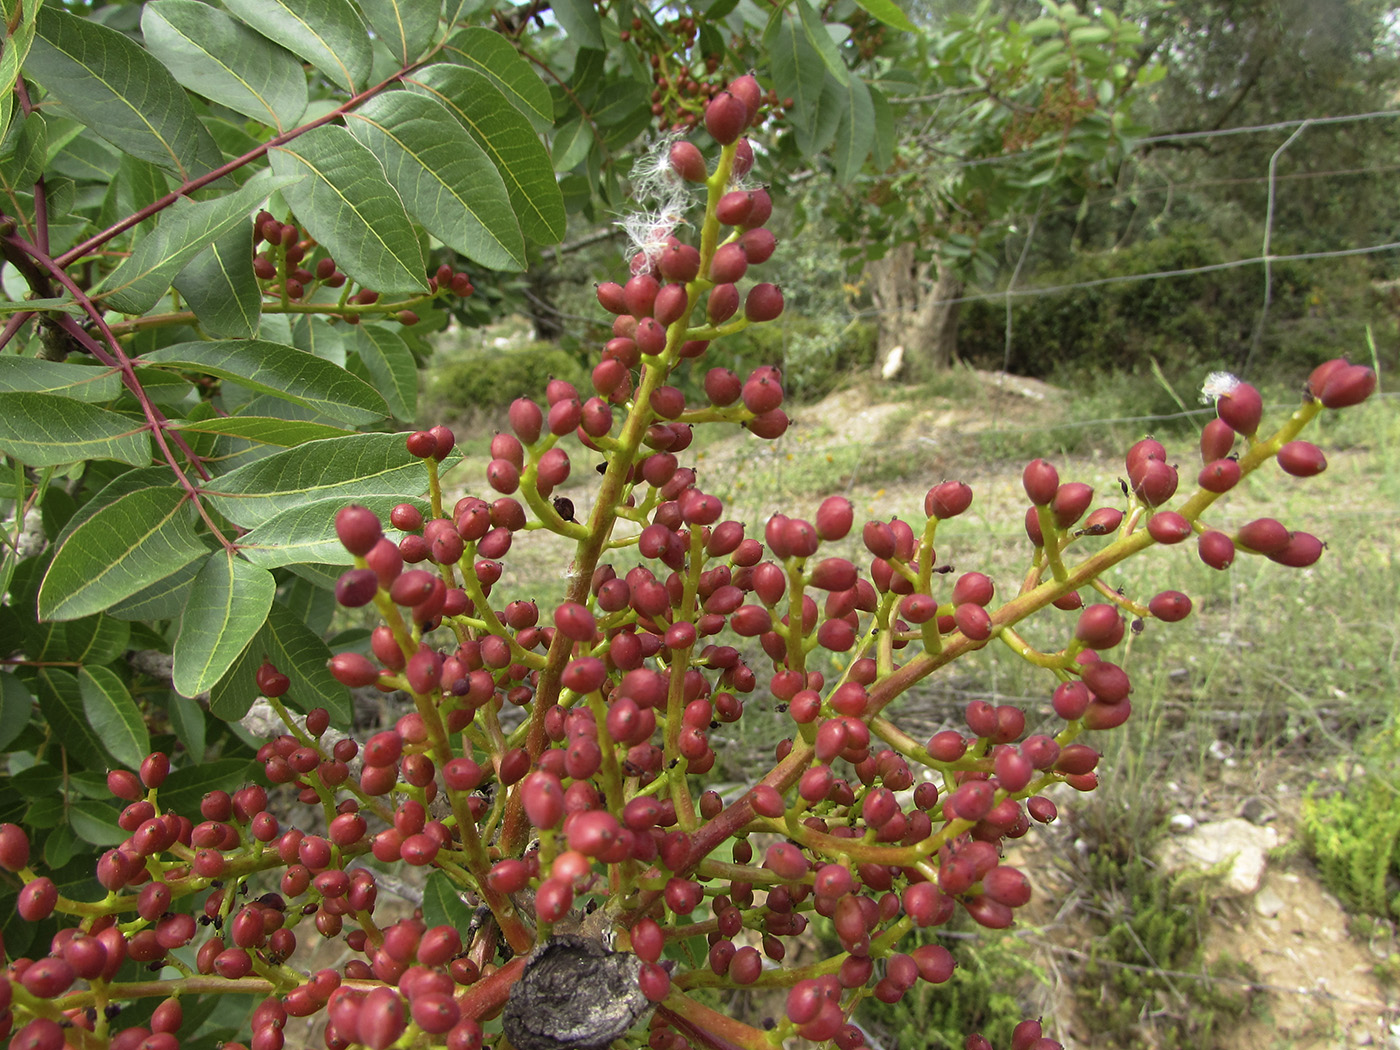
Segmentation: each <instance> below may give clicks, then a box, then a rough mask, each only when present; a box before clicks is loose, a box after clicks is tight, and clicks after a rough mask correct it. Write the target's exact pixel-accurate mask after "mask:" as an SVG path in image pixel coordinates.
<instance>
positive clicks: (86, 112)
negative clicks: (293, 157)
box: [25, 4, 223, 182]
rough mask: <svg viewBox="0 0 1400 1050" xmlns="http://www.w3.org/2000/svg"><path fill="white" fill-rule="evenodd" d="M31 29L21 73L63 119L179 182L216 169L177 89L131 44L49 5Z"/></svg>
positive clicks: (208, 143)
mask: <svg viewBox="0 0 1400 1050" xmlns="http://www.w3.org/2000/svg"><path fill="white" fill-rule="evenodd" d="M38 25H39V35H38V36H37V37H35V39H34V44H33V46H32V47H31V48H30V50H29V60H28V61H27V62H26V63H25V73H26V75H28V76H31V77H33V78H34V79H36V80H38V81H39V82H40V83H41V84H43V85H44V88H45V89H46V90H47V91H48V92H49V95H50V96H51V97H52V98H53V99H54V100H57V101H58V102H61V103H62V104H63V105H62V112H63V114H64V115H66V116H70V117H72V118H73V119H75V120H77V121H79V122H81V123H83V124H86V125H87V126H88V128H90V129H91V130H92V131H93V132H94V133H96V134H97V135H100V136H101V137H102V138H104V139H106V140H107V141H108V142H110V143H111V144H112V145H114V146H116V147H117V148H118V149H119V150H121V151H122V152H124V153H129V154H131V155H132V156H133V157H136V158H138V159H139V160H148V161H150V162H151V163H152V164H154V165H156V166H157V167H159V168H162V169H164V170H166V171H169V172H171V173H172V174H174V175H175V176H176V177H178V178H179V179H180V180H181V181H184V182H188V181H189V180H190V179H192V178H195V177H197V176H199V175H203V174H205V173H207V172H209V171H212V170H213V169H214V168H216V167H218V166H219V165H220V164H222V163H223V155H222V154H221V153H220V152H219V148H218V146H216V145H215V144H214V140H213V139H212V138H210V137H209V133H208V132H207V131H205V130H204V126H203V125H202V124H200V122H199V118H198V117H196V116H195V112H194V106H193V105H191V103H190V100H189V97H188V96H187V95H186V94H185V92H184V89H183V88H181V87H180V85H179V84H177V83H176V82H175V78H174V77H173V76H171V75H170V72H169V70H167V69H166V68H165V67H164V66H162V65H161V64H160V63H159V62H157V61H156V60H155V59H154V58H153V57H152V56H151V55H150V54H148V53H147V52H146V51H144V50H143V49H142V48H141V47H140V45H138V44H137V43H136V42H135V41H134V40H132V39H130V38H129V37H127V36H126V35H125V34H123V33H119V32H118V31H117V30H115V29H109V28H108V27H107V26H104V25H101V24H99V23H97V22H94V21H92V20H91V19H88V18H79V17H78V16H77V15H71V14H68V13H67V12H65V11H63V10H61V9H59V8H58V7H57V6H56V5H54V4H48V5H46V6H45V7H44V8H43V9H42V10H41V11H40V12H39V20H38Z"/></svg>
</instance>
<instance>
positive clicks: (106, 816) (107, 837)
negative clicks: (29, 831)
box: [68, 756, 144, 846]
mask: <svg viewBox="0 0 1400 1050" xmlns="http://www.w3.org/2000/svg"><path fill="white" fill-rule="evenodd" d="M143 757H144V756H143ZM138 764H139V763H138ZM119 815H120V811H119V810H118V809H117V807H116V806H113V805H109V804H108V803H106V802H98V801H96V800H94V799H82V800H80V801H78V802H74V803H71V804H70V805H69V807H68V824H69V826H70V827H71V828H72V829H73V833H74V834H75V835H77V836H78V838H80V839H82V840H83V841H84V842H86V843H88V844H90V845H93V846H116V845H120V844H121V843H123V842H125V841H126V839H127V837H128V836H129V835H130V832H127V831H123V830H122V828H121V826H120V825H119V824H118V823H117V817H118V816H119Z"/></svg>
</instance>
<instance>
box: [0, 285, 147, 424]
mask: <svg viewBox="0 0 1400 1050" xmlns="http://www.w3.org/2000/svg"><path fill="white" fill-rule="evenodd" d="M15 305H16V306H19V307H25V306H33V305H34V304H33V303H32V302H26V303H17V304H15ZM121 387H122V380H121V375H120V374H119V373H118V372H117V370H116V369H115V368H107V367H106V366H103V365H80V364H62V363H60V362H58V361H43V360H40V359H39V358H37V357H14V356H12V355H10V354H6V355H4V356H0V392H4V393H13V392H15V391H18V390H29V391H33V392H35V393H40V394H63V395H64V396H65V397H71V398H73V399H74V400H76V401H111V400H112V399H113V398H114V397H116V396H117V395H118V394H119V393H120V392H121Z"/></svg>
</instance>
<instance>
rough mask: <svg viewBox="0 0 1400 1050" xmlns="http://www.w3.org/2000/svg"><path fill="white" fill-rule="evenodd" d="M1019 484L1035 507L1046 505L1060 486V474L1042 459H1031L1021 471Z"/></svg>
mask: <svg viewBox="0 0 1400 1050" xmlns="http://www.w3.org/2000/svg"><path fill="white" fill-rule="evenodd" d="M1021 484H1022V486H1023V487H1024V488H1025V490H1026V495H1027V496H1029V497H1030V501H1031V502H1032V503H1034V504H1035V505H1036V506H1037V507H1044V506H1047V505H1048V504H1049V503H1050V501H1051V500H1053V499H1054V498H1055V493H1056V491H1058V489H1059V487H1060V475H1059V472H1058V471H1057V470H1056V469H1055V468H1054V466H1053V465H1051V464H1050V463H1048V462H1046V461H1045V460H1043V459H1033V460H1031V461H1030V462H1029V463H1027V464H1026V469H1025V470H1023V471H1022V472H1021Z"/></svg>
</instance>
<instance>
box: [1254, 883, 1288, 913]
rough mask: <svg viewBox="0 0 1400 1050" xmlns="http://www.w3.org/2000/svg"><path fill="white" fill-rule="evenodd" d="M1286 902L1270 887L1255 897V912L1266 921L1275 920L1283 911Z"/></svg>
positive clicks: (1266, 887)
mask: <svg viewBox="0 0 1400 1050" xmlns="http://www.w3.org/2000/svg"><path fill="white" fill-rule="evenodd" d="M1283 907H1284V901H1283V898H1282V897H1280V896H1279V895H1278V894H1277V893H1275V892H1274V891H1273V889H1271V888H1270V887H1268V886H1265V887H1263V888H1262V889H1260V891H1259V892H1258V893H1256V894H1255V895H1254V910H1255V911H1256V912H1258V913H1259V914H1260V915H1262V916H1263V917H1264V918H1266V919H1273V918H1276V917H1277V916H1278V913H1279V912H1281V911H1283Z"/></svg>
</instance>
